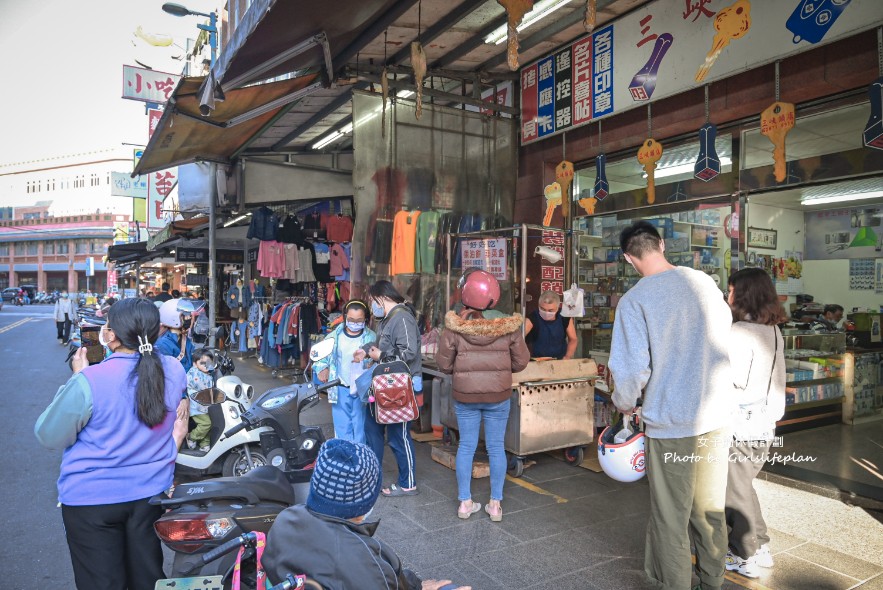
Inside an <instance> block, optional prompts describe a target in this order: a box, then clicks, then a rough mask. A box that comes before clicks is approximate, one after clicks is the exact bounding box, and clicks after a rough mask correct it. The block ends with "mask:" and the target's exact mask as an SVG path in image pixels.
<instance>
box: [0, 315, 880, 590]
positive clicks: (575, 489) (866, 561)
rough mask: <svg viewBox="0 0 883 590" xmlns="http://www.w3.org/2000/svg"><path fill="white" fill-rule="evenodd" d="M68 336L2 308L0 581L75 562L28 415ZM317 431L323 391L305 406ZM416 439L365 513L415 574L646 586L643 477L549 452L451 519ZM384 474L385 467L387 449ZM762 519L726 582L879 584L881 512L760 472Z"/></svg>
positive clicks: (593, 589) (252, 365) (68, 576)
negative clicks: (496, 498)
mask: <svg viewBox="0 0 883 590" xmlns="http://www.w3.org/2000/svg"><path fill="white" fill-rule="evenodd" d="M66 352H67V351H66V347H62V346H59V345H58V342H57V340H56V339H55V324H54V321H53V320H52V318H51V307H49V306H32V307H30V308H24V309H23V308H16V307H9V306H4V307H3V310H2V311H0V370H2V374H3V375H4V378H5V383H6V385H7V395H6V398H7V400H8V404H7V411H6V412H4V414H3V417H2V423H0V427H2V428H3V430H4V432H5V433H6V437H5V441H6V446H7V452H6V453H4V454H3V455H2V459H0V468H2V469H3V470H4V472H5V473H6V474H7V475H6V476H5V477H4V478H3V490H4V491H5V494H4V497H5V498H6V500H7V509H6V513H5V515H4V519H3V521H4V522H5V523H6V524H7V526H8V531H7V534H6V535H4V539H3V541H0V555H2V556H3V557H4V562H5V563H4V565H5V568H4V573H3V580H2V581H0V589H2V590H6V589H19V588H21V589H25V588H28V589H30V588H34V587H41V588H65V589H67V588H73V587H74V585H73V573H72V570H71V566H70V558H69V554H68V550H67V545H66V543H65V539H64V533H63V528H62V522H61V513H60V510H59V509H57V508H56V504H57V499H56V492H55V480H56V479H57V476H58V466H59V463H60V460H61V452H60V451H49V450H46V449H43V448H42V447H41V446H40V445H39V444H38V443H37V442H36V440H35V439H34V436H33V425H34V421H35V420H36V418H37V417H38V416H39V414H40V412H42V411H43V409H44V408H45V407H46V405H47V404H48V403H49V402H50V401H51V399H52V397H53V395H54V393H55V392H56V391H57V389H58V386H59V385H61V384H62V383H64V382H65V381H66V380H67V379H68V377H69V376H70V370H69V369H68V367H67V366H66V365H65V364H64V362H63V361H64V359H65V356H66ZM234 359H236V372H235V374H236V375H238V376H239V377H240V378H241V379H242V380H243V381H245V382H247V383H251V384H252V385H253V386H254V387H255V391H256V392H257V393H258V394H260V393H263V392H264V391H266V390H267V389H270V388H272V387H278V386H280V385H283V384H285V383H286V382H287V381H286V380H285V379H279V378H274V377H273V376H272V375H271V372H270V371H269V370H268V369H266V368H262V367H259V366H258V365H257V363H256V361H255V359H238V358H237V357H235V356H234ZM304 422H305V423H308V424H322V425H323V427H325V429H326V430H327V429H328V427H329V424H328V423H329V422H330V410H329V406H328V404H327V403H326V402H324V401H323V402H322V403H321V404H319V405H318V406H316V407H315V408H312V409H311V410H309V413H308V414H307V415H305V416H304ZM432 444H435V443H417V445H416V464H417V475H418V477H417V479H418V487H419V488H420V494H419V495H418V496H413V497H404V498H380V499H379V501H378V503H377V505H376V507H375V510H374V512H373V515H372V517H377V518H380V519H381V525H380V527H379V529H378V536H379V537H380V538H381V539H383V540H384V541H385V542H387V543H388V544H390V545H391V546H392V547H393V548H395V550H396V551H397V552H398V553H399V555H400V556H401V558H402V560H403V561H404V562H405V564H406V565H407V566H408V567H411V568H413V569H415V570H416V571H417V572H418V573H419V574H420V575H421V576H422V577H447V578H453V579H454V580H455V581H456V582H458V583H462V584H471V585H472V587H473V589H474V590H502V589H504V588H534V589H537V590H539V589H541V588H554V589H556V590H566V589H573V590H608V589H609V590H614V589H616V590H627V589H634V590H643V589H649V588H650V586H649V585H648V584H647V583H646V582H645V580H644V577H643V573H642V565H643V564H642V562H643V544H644V528H645V525H646V521H647V517H648V515H649V510H650V507H649V494H648V487H647V485H646V481H640V482H637V483H634V484H620V483H618V482H614V481H613V480H611V479H609V478H608V477H607V476H605V475H604V474H603V473H594V472H592V471H590V470H587V469H581V468H575V467H572V466H570V465H567V464H566V463H564V462H563V461H562V460H561V457H556V456H554V455H553V454H551V453H550V454H540V455H533V456H531V460H532V461H535V464H533V465H531V466H529V467H528V468H527V469H526V470H525V472H524V476H523V477H521V478H518V479H512V478H508V479H507V482H506V488H505V499H504V501H503V506H504V510H505V517H504V519H503V522H501V523H491V522H490V520H489V519H488V518H487V517H486V515H484V514H483V513H479V514H476V515H474V516H473V517H472V518H470V519H469V520H466V521H464V520H460V519H458V518H457V517H456V515H455V512H456V509H457V486H456V479H455V476H454V473H453V472H452V471H451V470H450V469H448V468H447V467H444V466H442V465H440V464H438V463H435V462H434V461H433V460H432V459H431V458H430V452H431V448H432V447H431V445H432ZM384 479H385V482H386V483H387V484H388V483H391V482H392V481H394V479H395V461H394V459H393V458H392V456H391V454H390V453H389V452H387V455H386V458H385V461H384ZM757 488H758V494H759V496H760V501H761V505H762V506H763V507H764V511H765V514H766V517H767V522H768V524H769V526H770V529H771V536H772V538H773V540H772V549H773V552H774V555H775V559H776V567H775V568H774V569H772V570H764V571H763V576H762V577H761V578H760V579H759V580H747V579H746V578H743V577H741V576H739V575H737V574H735V573H732V572H729V573H728V574H727V578H726V583H725V585H724V588H725V589H727V590H738V589H743V588H749V589H752V590H790V589H794V590H835V589H836V590H848V589H855V588H861V589H862V590H883V525H881V521H883V516H881V512H880V511H879V509H877V510H869V509H866V508H861V507H858V506H850V505H847V504H844V503H842V502H839V501H837V500H834V499H831V498H826V497H822V496H817V495H814V494H809V493H807V492H804V491H800V490H796V489H793V488H791V487H786V486H782V485H779V484H778V483H774V482H771V481H758V482H757ZM488 494H489V486H488V480H487V479H486V478H485V479H479V480H476V481H475V482H474V483H473V498H474V499H475V500H476V501H478V502H486V501H487V498H488Z"/></svg>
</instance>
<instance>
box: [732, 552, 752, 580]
mask: <svg viewBox="0 0 883 590" xmlns="http://www.w3.org/2000/svg"><path fill="white" fill-rule="evenodd" d="M726 566H727V569H728V570H729V571H731V572H739V573H740V574H742V575H743V576H745V577H746V578H759V577H760V570H759V569H758V567H757V564H756V563H755V562H754V558H753V557H752V558H751V559H742V558H741V557H739V556H738V555H733V554H732V552H730V551H727V561H726Z"/></svg>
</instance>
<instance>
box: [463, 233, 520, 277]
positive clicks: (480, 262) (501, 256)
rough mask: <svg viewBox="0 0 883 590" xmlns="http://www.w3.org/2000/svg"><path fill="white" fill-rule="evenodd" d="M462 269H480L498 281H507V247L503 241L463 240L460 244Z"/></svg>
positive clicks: (493, 239)
mask: <svg viewBox="0 0 883 590" xmlns="http://www.w3.org/2000/svg"><path fill="white" fill-rule="evenodd" d="M460 248H461V250H462V257H463V268H464V269H466V268H480V269H481V270H484V271H487V272H489V273H491V274H492V275H494V277H496V279H497V280H498V281H507V280H509V257H508V249H509V245H508V243H507V242H506V240H504V239H500V238H487V239H483V240H463V241H462V242H461V243H460Z"/></svg>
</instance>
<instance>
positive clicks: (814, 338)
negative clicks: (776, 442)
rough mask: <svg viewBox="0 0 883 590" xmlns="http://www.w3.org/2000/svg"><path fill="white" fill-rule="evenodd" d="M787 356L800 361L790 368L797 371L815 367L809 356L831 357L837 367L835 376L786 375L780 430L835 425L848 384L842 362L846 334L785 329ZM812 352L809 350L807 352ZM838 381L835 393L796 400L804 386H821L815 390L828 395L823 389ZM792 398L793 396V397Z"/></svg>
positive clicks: (828, 358)
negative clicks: (785, 400)
mask: <svg viewBox="0 0 883 590" xmlns="http://www.w3.org/2000/svg"><path fill="white" fill-rule="evenodd" d="M784 341H785V351H786V357H787V360H789V361H796V362H799V363H807V364H803V365H801V366H800V367H792V368H794V369H800V370H811V368H812V367H815V366H816V365H815V363H813V361H811V359H817V358H818V357H821V358H823V359H825V360H833V361H836V362H837V365H838V368H837V370H836V375H831V376H825V377H818V376H815V375H814V376H813V377H812V378H809V379H806V378H802V379H793V378H789V380H788V381H786V384H785V387H786V394H787V395H788V403H787V405H786V406H785V415H784V416H783V417H782V419H781V420H780V421H779V422H778V423H777V426H778V430H777V432H779V433H787V432H793V431H795V430H803V429H805V428H813V427H816V426H822V425H825V424H835V423H838V422H840V421H841V419H842V416H843V405H844V403H845V400H846V397H847V394H846V391H847V388H848V387H849V386H850V385H851V384H850V383H847V376H846V373H847V372H846V371H845V367H844V363H845V362H846V361H847V360H848V359H847V358H846V357H847V355H846V354H845V353H846V335H845V334H842V333H841V334H813V333H807V332H799V331H793V330H785V333H784ZM788 351H807V352H806V353H805V354H793V353H791V354H789V353H788ZM809 351H812V352H809ZM791 364H792V365H793V364H794V363H793V362H792V363H791ZM834 384H840V387H839V388H838V389H836V390H835V391H837V393H836V394H834V395H830V396H828V397H821V398H819V399H805V400H802V401H801V400H799V399H797V395H798V392H799V391H800V390H801V389H803V390H805V389H806V388H822V389H821V390H818V389H817V392H816V394H819V393H822V394H823V395H827V393H825V390H826V389H828V386H831V385H834ZM792 397H793V398H794V399H792Z"/></svg>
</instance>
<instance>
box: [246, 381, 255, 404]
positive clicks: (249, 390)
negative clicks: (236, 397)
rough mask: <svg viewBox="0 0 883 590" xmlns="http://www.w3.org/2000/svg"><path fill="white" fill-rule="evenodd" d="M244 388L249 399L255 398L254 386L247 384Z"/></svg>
mask: <svg viewBox="0 0 883 590" xmlns="http://www.w3.org/2000/svg"><path fill="white" fill-rule="evenodd" d="M244 389H245V399H247V400H248V401H251V400H252V399H253V398H254V387H252V386H251V385H248V384H246V385H245V386H244Z"/></svg>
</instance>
